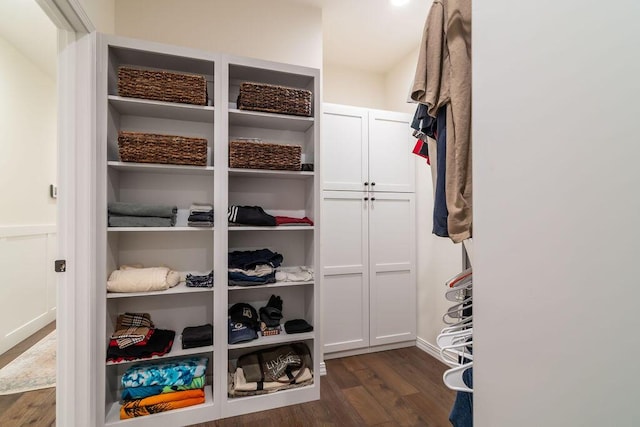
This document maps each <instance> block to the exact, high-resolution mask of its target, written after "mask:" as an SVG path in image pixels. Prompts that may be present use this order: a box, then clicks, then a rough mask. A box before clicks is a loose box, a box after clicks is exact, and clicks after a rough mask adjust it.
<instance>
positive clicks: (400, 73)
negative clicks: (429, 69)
mask: <svg viewBox="0 0 640 427" xmlns="http://www.w3.org/2000/svg"><path fill="white" fill-rule="evenodd" d="M418 53H419V52H418V46H416V48H415V49H414V50H412V51H411V52H410V53H409V54H408V55H406V56H405V57H404V58H402V59H401V60H400V61H399V62H398V63H397V64H396V65H394V66H393V68H391V69H390V70H389V71H387V73H386V74H385V76H384V99H385V108H386V109H388V110H392V111H403V112H405V113H411V114H413V113H414V112H415V111H416V104H413V103H408V102H407V99H408V98H409V88H410V87H411V85H412V84H413V77H414V75H415V72H416V64H417V63H418Z"/></svg>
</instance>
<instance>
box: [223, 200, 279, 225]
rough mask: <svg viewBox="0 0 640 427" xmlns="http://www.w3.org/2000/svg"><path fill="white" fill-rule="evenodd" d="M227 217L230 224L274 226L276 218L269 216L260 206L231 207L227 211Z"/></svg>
mask: <svg viewBox="0 0 640 427" xmlns="http://www.w3.org/2000/svg"><path fill="white" fill-rule="evenodd" d="M227 217H228V218H229V222H230V223H232V224H240V225H257V226H275V225H277V224H276V218H275V217H274V216H272V215H269V214H268V213H266V212H265V211H264V209H262V208H261V207H260V206H236V205H231V206H229V209H228V210H227Z"/></svg>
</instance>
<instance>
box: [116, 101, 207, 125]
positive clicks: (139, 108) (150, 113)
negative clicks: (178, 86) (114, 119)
mask: <svg viewBox="0 0 640 427" xmlns="http://www.w3.org/2000/svg"><path fill="white" fill-rule="evenodd" d="M108 99H109V104H111V105H112V106H113V107H114V108H115V109H116V111H118V112H119V113H120V114H123V115H127V116H147V117H156V118H160V119H171V120H184V121H191V122H202V123H211V124H213V112H214V110H215V109H214V107H210V106H205V105H191V104H178V103H173V102H164V101H153V100H148V99H139V98H127V97H122V96H117V95H109V98H108Z"/></svg>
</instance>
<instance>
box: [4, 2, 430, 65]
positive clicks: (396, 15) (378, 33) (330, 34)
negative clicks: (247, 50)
mask: <svg viewBox="0 0 640 427" xmlns="http://www.w3.org/2000/svg"><path fill="white" fill-rule="evenodd" d="M290 1H295V2H300V3H306V4H311V5H314V6H318V7H320V8H322V20H323V28H322V31H323V50H324V62H325V63H328V64H335V65H343V66H346V67H349V68H355V69H359V70H364V71H369V72H375V73H385V72H387V71H388V70H389V69H391V68H392V67H393V66H394V65H395V64H397V63H398V62H399V61H400V60H401V59H402V58H404V57H405V56H406V55H408V54H409V53H410V52H411V51H412V50H413V49H415V48H416V47H417V46H418V44H419V43H420V39H421V37H422V28H423V26H424V21H425V19H426V16H427V13H428V11H429V7H430V6H431V0H411V1H410V2H409V4H407V5H405V6H402V7H395V6H392V5H391V4H390V3H389V0H290ZM0 37H3V38H5V39H6V40H7V41H8V42H9V43H11V44H12V45H13V46H15V47H16V48H17V49H18V50H19V51H21V52H22V53H23V54H24V55H25V56H27V57H28V58H30V59H31V60H32V61H33V62H34V63H35V64H36V65H37V66H38V67H39V68H41V69H42V70H43V71H45V72H46V73H48V74H49V75H51V76H55V68H56V39H57V37H56V28H55V27H54V25H53V24H52V23H51V21H50V20H49V18H48V17H47V16H46V15H45V14H44V12H43V11H42V9H40V7H39V6H38V5H37V3H36V0H0Z"/></svg>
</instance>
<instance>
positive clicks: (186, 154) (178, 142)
mask: <svg viewBox="0 0 640 427" xmlns="http://www.w3.org/2000/svg"><path fill="white" fill-rule="evenodd" d="M118 149H119V152H120V160H121V161H123V162H138V163H165V164H172V165H191V166H206V165H207V140H206V139H204V138H190V137H186V136H175V135H159V134H155V133H139V132H126V131H120V132H119V134H118Z"/></svg>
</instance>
